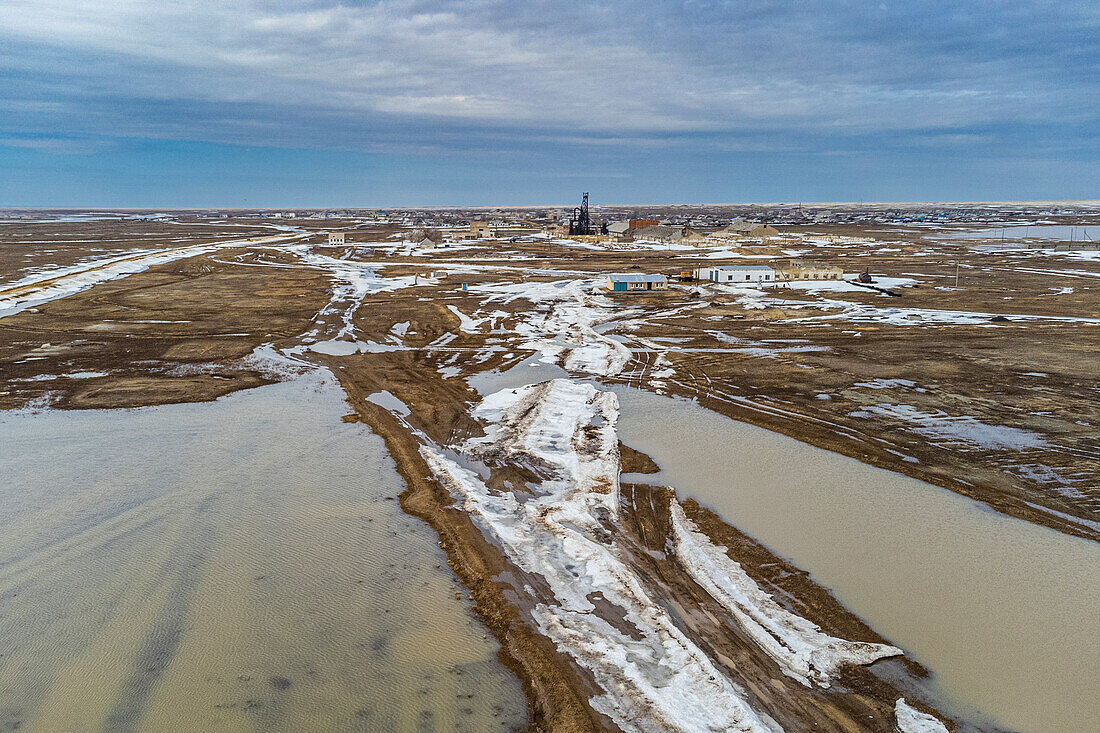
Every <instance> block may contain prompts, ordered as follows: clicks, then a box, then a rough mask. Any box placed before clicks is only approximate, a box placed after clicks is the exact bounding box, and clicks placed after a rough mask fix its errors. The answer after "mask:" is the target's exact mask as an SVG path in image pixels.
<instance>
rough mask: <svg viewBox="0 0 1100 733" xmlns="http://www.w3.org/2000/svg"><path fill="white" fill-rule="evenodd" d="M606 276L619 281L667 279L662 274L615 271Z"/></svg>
mask: <svg viewBox="0 0 1100 733" xmlns="http://www.w3.org/2000/svg"><path fill="white" fill-rule="evenodd" d="M608 277H609V278H611V280H612V282H620V283H623V282H626V283H663V282H664V281H665V280H667V279H668V278H667V277H665V276H664V275H639V274H637V273H633V274H629V275H626V274H620V273H616V274H613V275H608Z"/></svg>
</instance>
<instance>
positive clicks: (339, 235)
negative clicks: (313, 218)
mask: <svg viewBox="0 0 1100 733" xmlns="http://www.w3.org/2000/svg"><path fill="white" fill-rule="evenodd" d="M328 243H329V244H343V243H344V233H343V232H329V235H328Z"/></svg>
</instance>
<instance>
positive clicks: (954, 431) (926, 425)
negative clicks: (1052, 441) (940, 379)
mask: <svg viewBox="0 0 1100 733" xmlns="http://www.w3.org/2000/svg"><path fill="white" fill-rule="evenodd" d="M848 416H849V417H876V416H877V417H887V418H893V419H895V420H901V421H903V422H906V423H908V424H909V426H910V427H909V429H910V430H912V431H913V432H915V433H918V434H920V435H924V436H926V437H929V438H943V439H946V440H949V441H956V442H960V443H964V444H966V445H969V446H973V447H976V448H985V449H989V450H1021V449H1024V448H1043V447H1045V446H1046V444H1047V443H1046V441H1045V440H1043V438H1042V436H1040V435H1038V434H1037V433H1033V432H1031V431H1029V430H1022V429H1020V428H1011V427H1007V426H1004V425H989V424H987V423H983V422H981V421H979V420H977V419H976V418H973V417H970V416H968V415H964V416H961V417H956V416H953V415H948V414H947V413H946V412H943V411H942V410H936V411H935V412H921V411H920V410H918V409H917V408H916V407H914V406H913V405H891V404H888V403H879V404H877V405H867V406H865V407H861V408H860V409H858V410H854V411H852V412H849V413H848Z"/></svg>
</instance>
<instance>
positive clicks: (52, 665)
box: [0, 375, 526, 731]
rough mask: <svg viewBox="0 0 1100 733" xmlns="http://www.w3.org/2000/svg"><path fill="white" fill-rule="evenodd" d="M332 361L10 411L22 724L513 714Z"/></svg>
mask: <svg viewBox="0 0 1100 733" xmlns="http://www.w3.org/2000/svg"><path fill="white" fill-rule="evenodd" d="M347 411H348V407H347V405H346V404H345V403H344V401H343V393H342V392H341V391H340V390H339V388H337V387H335V386H334V385H332V384H322V383H321V377H320V376H316V375H314V376H306V377H302V378H299V379H297V380H295V381H292V382H287V383H282V384H277V385H272V386H269V387H263V388H259V389H254V390H249V391H246V392H241V393H237V394H235V395H232V396H229V397H225V398H222V399H220V400H218V401H217V402H214V403H206V404H189V405H169V406H164V407H153V408H143V409H138V410H130V411H84V412H60V411H46V412H41V413H37V414H31V413H26V412H23V413H4V414H2V415H0V445H2V446H3V450H2V451H0V525H2V526H3V528H4V531H3V532H0V731H9V730H15V729H19V730H23V731H28V730H32V731H36V730H50V731H56V730H73V731H80V730H102V729H109V730H114V731H120V730H135V729H144V730H212V731H222V730H255V729H268V730H271V729H281V730H317V729H329V730H332V729H340V730H441V731H443V730H447V731H449V730H477V731H480V730H493V729H509V728H512V727H515V726H522V725H523V724H524V722H525V720H526V706H525V702H524V699H523V695H522V691H521V689H520V686H519V683H518V681H517V680H516V679H515V678H514V676H513V675H512V674H511V673H510V672H509V671H508V670H507V669H506V668H505V667H503V666H502V665H501V664H500V663H499V662H497V660H496V652H497V649H498V647H497V644H496V643H495V641H493V640H492V639H491V638H489V639H486V638H485V631H484V629H483V628H482V627H481V625H480V624H479V623H478V622H477V621H476V620H475V619H474V617H473V616H472V614H471V612H470V606H469V603H468V602H467V601H466V600H465V592H464V591H463V590H462V588H461V586H459V585H458V583H457V580H456V579H455V577H454V576H453V575H452V574H451V573H450V571H449V569H448V568H447V565H446V562H445V556H444V554H443V552H442V551H441V550H440V549H439V547H438V545H437V540H436V537H435V535H434V533H433V532H432V531H431V530H430V529H428V528H427V527H425V526H424V525H422V524H421V523H420V522H419V521H418V520H416V519H414V518H412V517H409V516H407V515H405V514H404V513H402V511H401V509H400V508H399V506H398V502H397V501H396V496H397V494H398V493H399V492H400V491H401V490H402V489H403V483H402V482H401V480H400V478H399V476H398V475H397V473H396V471H395V469H394V465H393V462H392V460H391V459H390V458H389V456H388V455H387V453H386V451H385V448H384V445H383V443H382V440H381V439H380V438H378V437H376V436H375V435H373V434H371V433H370V432H369V431H368V430H367V429H366V428H365V427H364V426H362V425H360V424H349V423H343V422H341V420H340V417H341V416H342V415H343V414H344V413H346V412H347Z"/></svg>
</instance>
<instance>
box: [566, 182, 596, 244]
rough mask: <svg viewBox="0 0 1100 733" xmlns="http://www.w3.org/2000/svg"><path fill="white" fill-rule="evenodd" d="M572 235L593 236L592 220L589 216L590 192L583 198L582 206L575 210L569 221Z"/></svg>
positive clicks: (586, 192) (585, 193)
mask: <svg viewBox="0 0 1100 733" xmlns="http://www.w3.org/2000/svg"><path fill="white" fill-rule="evenodd" d="M569 233H570V234H592V219H591V218H590V217H589V215H588V191H585V192H584V196H583V197H582V198H581V205H580V206H578V207H575V208H574V209H573V216H572V217H570V219H569Z"/></svg>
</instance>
